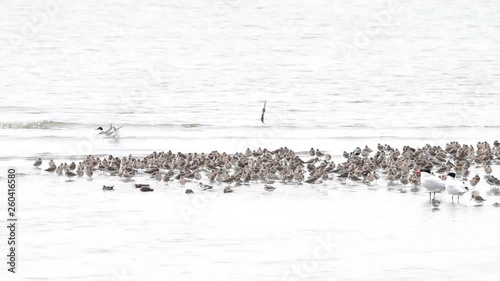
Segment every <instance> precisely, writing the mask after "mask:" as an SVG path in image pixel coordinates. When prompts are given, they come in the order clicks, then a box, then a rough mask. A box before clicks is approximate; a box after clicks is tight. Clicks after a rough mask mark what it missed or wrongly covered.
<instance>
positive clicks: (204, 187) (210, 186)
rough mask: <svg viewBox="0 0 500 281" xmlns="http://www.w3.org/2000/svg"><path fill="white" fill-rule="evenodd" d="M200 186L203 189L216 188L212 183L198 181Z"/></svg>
mask: <svg viewBox="0 0 500 281" xmlns="http://www.w3.org/2000/svg"><path fill="white" fill-rule="evenodd" d="M198 186H199V187H201V188H202V189H203V190H210V189H212V188H214V187H213V186H212V185H208V184H204V183H202V182H200V183H198Z"/></svg>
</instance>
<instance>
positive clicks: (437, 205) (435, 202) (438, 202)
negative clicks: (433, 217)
mask: <svg viewBox="0 0 500 281" xmlns="http://www.w3.org/2000/svg"><path fill="white" fill-rule="evenodd" d="M431 204H432V206H434V207H435V208H437V207H439V205H441V201H439V200H437V199H436V198H432V200H431Z"/></svg>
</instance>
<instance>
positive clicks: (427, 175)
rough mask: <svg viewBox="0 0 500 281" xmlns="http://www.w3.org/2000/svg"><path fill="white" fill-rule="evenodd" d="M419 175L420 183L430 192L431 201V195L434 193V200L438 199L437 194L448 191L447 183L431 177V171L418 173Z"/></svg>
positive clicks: (426, 170) (425, 170)
mask: <svg viewBox="0 0 500 281" xmlns="http://www.w3.org/2000/svg"><path fill="white" fill-rule="evenodd" d="M416 174H417V175H420V182H421V183H422V186H423V187H425V188H426V189H427V190H428V191H429V201H431V193H434V198H436V192H441V191H444V190H445V189H446V187H445V183H444V181H443V180H442V179H440V178H438V177H436V176H434V175H431V171H430V170H429V169H422V170H417V171H416Z"/></svg>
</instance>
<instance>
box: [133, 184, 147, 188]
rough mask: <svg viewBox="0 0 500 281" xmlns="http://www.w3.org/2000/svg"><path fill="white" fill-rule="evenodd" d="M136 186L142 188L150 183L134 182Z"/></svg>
mask: <svg viewBox="0 0 500 281" xmlns="http://www.w3.org/2000/svg"><path fill="white" fill-rule="evenodd" d="M134 187H135V188H142V187H149V184H147V183H136V184H134Z"/></svg>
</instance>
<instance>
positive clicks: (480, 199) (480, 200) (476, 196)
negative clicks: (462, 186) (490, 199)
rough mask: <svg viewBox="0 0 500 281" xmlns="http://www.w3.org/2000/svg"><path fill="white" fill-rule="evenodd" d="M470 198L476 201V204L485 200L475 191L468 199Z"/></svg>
mask: <svg viewBox="0 0 500 281" xmlns="http://www.w3.org/2000/svg"><path fill="white" fill-rule="evenodd" d="M472 199H474V201H476V203H478V204H483V202H484V201H486V199H484V198H483V197H482V196H481V195H479V194H478V193H477V192H473V193H472V195H471V198H470V200H472Z"/></svg>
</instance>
